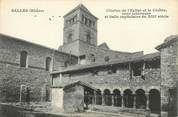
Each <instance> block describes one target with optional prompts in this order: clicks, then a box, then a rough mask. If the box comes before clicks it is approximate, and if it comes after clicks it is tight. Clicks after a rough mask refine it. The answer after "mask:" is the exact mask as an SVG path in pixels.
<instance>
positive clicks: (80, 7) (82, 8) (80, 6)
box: [64, 4, 98, 19]
mask: <svg viewBox="0 0 178 117" xmlns="http://www.w3.org/2000/svg"><path fill="white" fill-rule="evenodd" d="M78 9H81V10H83V11H84V12H86V13H88V14H89V15H92V16H93V17H95V18H96V19H98V18H97V17H96V16H94V15H93V14H92V13H91V12H90V11H89V10H88V9H87V8H86V7H85V6H84V5H83V4H79V5H78V6H77V7H75V8H74V9H72V10H71V11H69V12H68V13H67V14H65V15H64V17H66V16H67V15H69V14H71V13H73V12H75V11H76V10H78Z"/></svg>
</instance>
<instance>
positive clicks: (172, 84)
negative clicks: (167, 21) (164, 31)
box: [156, 36, 178, 113]
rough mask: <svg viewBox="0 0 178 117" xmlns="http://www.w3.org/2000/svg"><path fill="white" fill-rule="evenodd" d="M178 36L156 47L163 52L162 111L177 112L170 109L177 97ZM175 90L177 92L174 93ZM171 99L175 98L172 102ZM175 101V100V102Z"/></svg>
mask: <svg viewBox="0 0 178 117" xmlns="http://www.w3.org/2000/svg"><path fill="white" fill-rule="evenodd" d="M177 39H178V36H170V37H167V38H166V39H165V41H164V43H163V44H161V45H159V46H157V47H156V49H158V50H160V52H161V61H162V62H161V105H162V111H165V112H167V111H168V110H174V112H173V113H175V112H176V111H177V110H175V107H174V108H171V109H169V108H168V107H169V103H172V104H174V103H176V102H172V101H173V100H174V98H175V97H176V90H177V86H176V83H177V82H178V60H177V59H178V57H177V56H178V45H177V44H178V41H177ZM174 90H175V91H174ZM170 98H173V100H172V101H171V100H170ZM174 101H175V100H174Z"/></svg>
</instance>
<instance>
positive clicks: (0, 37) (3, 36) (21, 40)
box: [0, 33, 75, 56]
mask: <svg viewBox="0 0 178 117" xmlns="http://www.w3.org/2000/svg"><path fill="white" fill-rule="evenodd" d="M4 38H5V39H7V38H8V39H9V40H14V41H19V42H23V43H27V44H31V45H35V46H38V47H41V48H45V49H49V50H52V51H55V52H57V53H62V54H66V55H69V54H68V53H65V52H62V51H59V50H57V49H54V48H50V47H46V46H43V45H40V44H37V43H33V42H29V41H26V40H24V39H20V38H17V37H13V36H9V35H5V34H2V33H0V39H4ZM71 55H72V54H71ZM72 56H75V55H72Z"/></svg>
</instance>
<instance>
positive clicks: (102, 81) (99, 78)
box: [53, 68, 161, 92]
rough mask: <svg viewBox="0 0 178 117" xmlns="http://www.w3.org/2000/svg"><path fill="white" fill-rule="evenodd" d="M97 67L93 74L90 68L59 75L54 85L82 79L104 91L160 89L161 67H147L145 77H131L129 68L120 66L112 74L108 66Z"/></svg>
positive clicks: (147, 90)
mask: <svg viewBox="0 0 178 117" xmlns="http://www.w3.org/2000/svg"><path fill="white" fill-rule="evenodd" d="M95 69H97V70H99V72H98V74H97V75H93V74H92V72H91V71H89V70H88V71H80V72H76V73H71V74H70V75H63V76H62V79H61V78H59V75H58V76H57V78H55V80H54V81H53V82H56V83H55V84H54V85H55V86H58V85H60V84H63V85H64V84H68V83H72V82H75V81H79V80H80V81H82V82H85V83H88V84H90V85H91V86H93V87H95V88H98V89H100V90H101V91H104V90H105V89H109V90H110V91H111V92H113V90H114V89H119V90H120V91H122V92H123V91H124V90H125V89H131V90H132V91H133V92H135V91H136V90H137V89H143V90H145V91H146V92H149V91H150V90H151V89H158V90H160V83H161V80H160V79H161V72H160V68H153V69H145V70H144V72H145V78H144V79H143V78H142V76H132V78H131V77H130V71H129V69H128V68H125V69H123V68H118V69H117V72H116V73H112V74H108V70H107V68H102V70H101V69H98V68H95ZM59 79H60V80H59Z"/></svg>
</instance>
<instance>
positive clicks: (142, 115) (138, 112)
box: [89, 105, 150, 117]
mask: <svg viewBox="0 0 178 117" xmlns="http://www.w3.org/2000/svg"><path fill="white" fill-rule="evenodd" d="M89 108H90V109H91V110H92V111H100V112H110V113H127V114H131V115H134V116H136V117H150V111H149V110H143V109H132V108H120V107H111V106H102V105H90V106H89Z"/></svg>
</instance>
